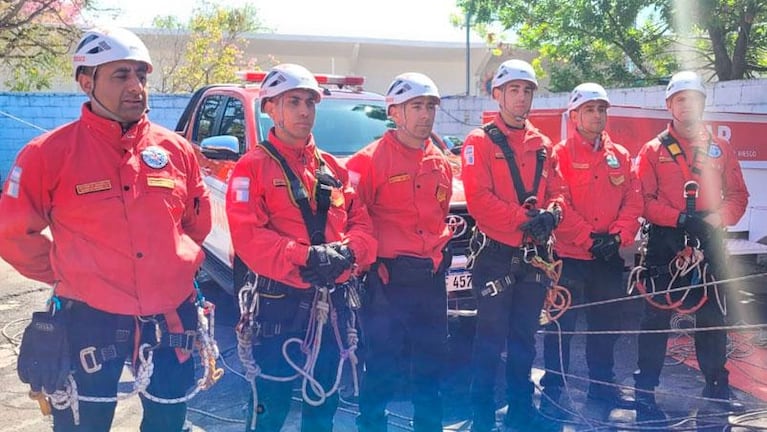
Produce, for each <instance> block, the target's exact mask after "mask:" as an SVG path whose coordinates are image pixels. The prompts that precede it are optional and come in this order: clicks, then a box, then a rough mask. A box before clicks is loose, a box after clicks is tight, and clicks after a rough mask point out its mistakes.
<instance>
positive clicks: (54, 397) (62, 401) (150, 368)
mask: <svg viewBox="0 0 767 432" xmlns="http://www.w3.org/2000/svg"><path fill="white" fill-rule="evenodd" d="M195 290H196V293H197V294H196V300H195V307H196V309H197V330H196V332H193V333H194V334H193V335H192V339H191V340H192V341H193V342H192V343H191V345H190V346H189V347H190V348H191V349H190V350H189V351H190V354H191V350H193V349H194V348H196V349H197V351H198V353H199V356H200V362H201V364H202V367H203V369H204V372H203V376H202V377H201V378H200V379H199V380H197V383H196V385H195V387H194V388H193V389H192V390H191V391H189V392H188V393H187V394H186V395H184V396H182V397H179V398H175V399H165V398H160V397H157V396H154V395H152V394H151V393H149V391H148V390H147V387H148V386H149V383H150V380H151V378H152V374H153V372H154V363H153V362H152V359H153V356H154V349H156V348H158V347H159V346H163V345H168V346H171V345H169V344H168V343H167V342H165V343H164V342H163V341H169V340H173V339H175V338H174V336H178V337H182V336H189V335H188V334H184V335H181V334H179V335H174V334H170V333H166V332H163V328H162V326H161V325H159V322H158V321H157V319H155V318H145V317H136V319H137V320H139V321H143V322H152V323H154V324H155V332H156V336H157V341H158V342H157V344H155V345H154V346H152V345H150V344H147V343H144V344H141V345H140V346H139V347H138V352H137V356H136V357H137V363H138V364H137V365H134V368H133V375H134V377H135V380H134V382H133V388H132V390H131V391H130V392H127V393H118V394H117V395H115V396H113V397H94V396H84V395H81V394H79V393H78V391H77V383H76V382H75V380H74V377H73V376H72V374H70V375H69V377H68V384H67V385H66V386H65V388H64V389H63V390H58V391H56V392H54V393H51V394H49V393H45V392H43V393H35V394H33V393H30V397H31V398H32V399H35V400H37V401H38V403H39V404H40V409H41V412H42V413H43V415H49V414H50V407H51V406H52V407H53V408H55V409H57V410H65V409H68V408H69V409H71V410H72V416H73V419H74V423H75V425H79V424H80V410H79V402H80V401H83V402H93V403H114V402H119V401H121V400H125V399H127V398H129V397H132V396H135V395H137V394H140V395H142V396H144V397H145V398H147V399H149V400H151V401H153V402H156V403H158V404H164V405H169V404H179V403H185V402H187V401H189V400H191V399H192V398H194V397H195V396H196V395H197V394H198V393H199V392H200V391H202V390H207V389H209V388H211V387H212V386H213V385H214V384H215V383H216V382H218V380H219V379H221V377H222V376H223V374H224V370H223V369H221V368H219V367H218V366H217V364H216V360H217V359H218V357H219V350H218V344H217V343H216V340H215V337H214V326H215V305H214V304H213V303H211V302H209V301H207V300H206V299H205V297H203V295H202V292H201V290H200V288H199V286H198V285H197V282H196V281H195ZM53 301H54V302H58V298H54V299H53ZM179 347H180V345H179ZM180 348H181V349H183V347H180ZM81 357H82V354H81ZM94 367H100V365H96V364H94ZM46 399H47V400H46ZM48 403H50V405H48Z"/></svg>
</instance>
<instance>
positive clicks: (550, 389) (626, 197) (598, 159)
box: [541, 83, 644, 415]
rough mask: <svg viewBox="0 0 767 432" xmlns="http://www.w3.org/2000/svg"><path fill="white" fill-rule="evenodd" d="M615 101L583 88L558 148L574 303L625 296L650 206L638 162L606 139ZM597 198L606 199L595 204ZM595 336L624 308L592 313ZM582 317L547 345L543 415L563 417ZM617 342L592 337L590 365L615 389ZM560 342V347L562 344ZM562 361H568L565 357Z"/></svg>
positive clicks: (560, 239)
mask: <svg viewBox="0 0 767 432" xmlns="http://www.w3.org/2000/svg"><path fill="white" fill-rule="evenodd" d="M609 107H610V100H609V99H608V97H607V92H606V91H605V89H604V88H602V86H601V85H599V84H596V83H583V84H581V85H579V86H577V87H575V89H574V90H573V91H572V93H571V95H570V100H569V103H568V106H567V111H568V115H569V118H570V125H571V127H570V128H569V130H570V132H569V134H568V138H567V140H565V141H562V142H561V143H559V144H558V145H556V146H555V147H554V155H555V157H556V158H557V159H558V161H559V169H560V171H561V172H562V177H563V178H564V179H565V182H566V183H567V185H568V187H569V190H570V204H569V206H568V209H569V212H568V214H567V221H568V223H567V224H565V225H562V226H560V227H559V228H557V230H556V231H555V234H556V238H557V241H556V243H555V244H554V250H555V252H556V254H557V257H558V258H560V259H561V260H562V276H561V278H560V280H559V284H560V285H561V286H564V287H565V288H567V289H568V290H569V291H570V293H571V295H572V297H573V299H574V300H575V302H576V303H577V302H579V301H581V302H583V301H585V302H588V303H591V302H600V301H604V300H609V299H615V298H619V297H621V296H623V295H624V293H625V291H624V289H625V288H624V286H623V282H622V280H623V259H622V258H621V256H620V254H619V253H618V252H619V248H620V247H621V246H628V245H631V244H632V243H633V242H634V238H635V237H636V234H637V230H638V229H639V217H640V216H641V214H642V209H643V205H644V203H643V201H642V195H641V193H640V191H639V182H638V180H637V179H636V176H635V174H634V173H633V171H632V169H631V155H630V154H629V152H628V150H626V149H625V148H624V147H623V146H621V145H619V144H616V143H614V142H612V140H611V139H610V135H608V134H607V132H606V131H605V126H606V125H607V109H608V108H609ZM594 197H599V199H595V198H594ZM585 313H586V320H587V323H588V330H589V331H617V330H619V327H620V322H621V308H620V307H619V305H616V304H607V305H601V306H592V307H589V308H586V310H585ZM576 317H577V314H576V313H575V311H571V312H566V313H565V314H564V315H563V316H562V317H560V318H559V320H558V323H559V326H555V325H553V324H552V325H549V326H548V327H547V328H546V330H548V331H549V332H551V333H550V334H547V335H546V336H545V338H544V345H543V351H544V360H545V367H546V370H547V372H546V374H545V375H544V377H543V379H542V380H541V384H542V385H543V387H544V395H543V396H542V397H541V411H543V412H544V413H547V414H555V415H558V414H559V413H558V412H557V411H556V409H555V407H556V405H555V404H552V403H551V402H554V403H556V404H558V403H559V402H560V399H559V397H560V394H561V391H562V386H563V384H564V383H563V376H562V375H561V373H562V372H564V373H567V372H568V369H569V364H570V339H571V337H572V335H570V334H561V335H559V334H556V333H555V332H556V331H557V330H558V329H560V330H561V331H563V332H572V331H574V330H575V321H576ZM617 339H618V336H617V334H607V335H587V336H586V363H587V365H588V370H589V379H591V380H594V381H600V382H606V383H613V382H614V379H615V375H614V374H613V365H614V353H613V350H614V347H615V343H616V341H617ZM560 341H561V344H560ZM560 355H561V357H560ZM587 395H588V398H589V399H592V400H597V401H600V402H602V403H604V404H605V405H606V406H608V407H615V406H616V405H618V404H620V402H621V399H620V391H619V389H618V388H617V387H611V386H607V385H600V384H598V383H596V382H592V383H591V384H590V385H589V390H588V394H587Z"/></svg>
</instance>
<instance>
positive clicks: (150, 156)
mask: <svg viewBox="0 0 767 432" xmlns="http://www.w3.org/2000/svg"><path fill="white" fill-rule="evenodd" d="M141 159H142V160H143V161H144V163H145V164H147V165H148V166H149V167H150V168H154V169H160V168H163V167H165V165H168V152H167V151H165V149H163V148H161V147H158V146H149V147H147V148H145V149H144V150H142V151H141Z"/></svg>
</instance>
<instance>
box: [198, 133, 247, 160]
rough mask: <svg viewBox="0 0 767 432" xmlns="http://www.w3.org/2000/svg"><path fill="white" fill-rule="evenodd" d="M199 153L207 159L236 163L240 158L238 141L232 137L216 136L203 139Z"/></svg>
mask: <svg viewBox="0 0 767 432" xmlns="http://www.w3.org/2000/svg"><path fill="white" fill-rule="evenodd" d="M200 151H201V152H202V154H203V155H205V157H206V158H208V159H213V160H231V161H236V160H237V159H239V158H240V141H239V140H238V139H237V137H236V136H234V135H218V136H212V137H208V138H205V139H204V140H202V142H201V143H200Z"/></svg>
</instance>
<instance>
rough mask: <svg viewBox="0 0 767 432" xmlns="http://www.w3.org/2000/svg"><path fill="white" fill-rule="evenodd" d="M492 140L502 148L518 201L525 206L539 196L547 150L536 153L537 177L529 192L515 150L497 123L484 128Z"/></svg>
mask: <svg viewBox="0 0 767 432" xmlns="http://www.w3.org/2000/svg"><path fill="white" fill-rule="evenodd" d="M482 129H483V130H484V131H485V133H486V134H487V136H488V137H490V140H491V141H492V142H493V143H494V144H495V145H497V146H498V147H500V148H501V151H502V152H503V157H504V159H506V163H507V164H508V165H509V172H510V173H511V181H512V182H513V183H514V189H515V190H516V191H517V200H519V205H523V204H524V203H525V200H526V199H527V198H529V197H531V196H535V195H537V194H538V187H539V186H540V184H541V177H542V176H543V163H544V162H545V161H546V149H545V148H541V149H539V150H538V151H537V152H536V162H535V177H534V178H533V188H532V189H531V190H530V191H529V192H528V191H527V190H526V189H525V183H524V182H523V181H522V175H521V174H520V172H519V166H518V165H517V160H516V158H515V157H514V150H512V149H511V146H510V145H509V141H508V140H507V139H506V135H504V134H503V132H501V130H500V129H499V128H498V126H496V124H495V123H493V122H490V123H487V124H486V125H484V126H482Z"/></svg>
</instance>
